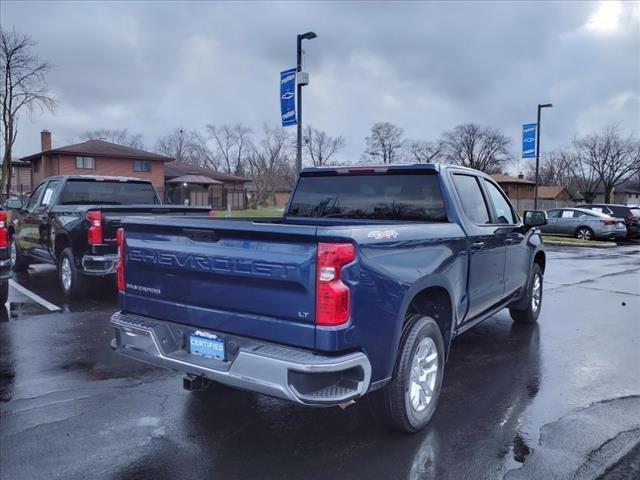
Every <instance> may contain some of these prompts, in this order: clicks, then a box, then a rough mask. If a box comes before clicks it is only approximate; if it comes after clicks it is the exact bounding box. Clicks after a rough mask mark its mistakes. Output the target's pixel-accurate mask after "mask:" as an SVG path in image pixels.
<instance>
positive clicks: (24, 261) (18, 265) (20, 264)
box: [9, 236, 30, 272]
mask: <svg viewBox="0 0 640 480" xmlns="http://www.w3.org/2000/svg"><path fill="white" fill-rule="evenodd" d="M12 249H15V259H14V260H13V262H12V265H11V268H13V271H14V272H24V271H25V270H27V269H28V268H29V263H30V262H29V259H28V258H27V257H25V256H24V255H23V254H22V252H21V251H20V247H18V242H17V241H16V237H15V236H12V237H11V239H10V240H9V255H11V250H12Z"/></svg>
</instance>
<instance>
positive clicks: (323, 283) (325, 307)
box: [316, 243, 355, 325]
mask: <svg viewBox="0 0 640 480" xmlns="http://www.w3.org/2000/svg"><path fill="white" fill-rule="evenodd" d="M354 258H355V249H354V247H353V245H351V244H350V243H318V257H317V259H318V261H317V263H316V324H317V325H342V324H343V323H345V322H346V321H347V320H349V313H350V305H349V287H347V286H346V285H345V284H344V283H342V280H341V278H340V270H341V269H342V267H343V266H344V265H346V264H347V263H349V262H351V261H353V259H354Z"/></svg>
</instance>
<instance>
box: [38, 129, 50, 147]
mask: <svg viewBox="0 0 640 480" xmlns="http://www.w3.org/2000/svg"><path fill="white" fill-rule="evenodd" d="M40 147H41V149H42V151H43V152H47V151H49V150H51V132H50V131H49V130H42V131H41V132H40Z"/></svg>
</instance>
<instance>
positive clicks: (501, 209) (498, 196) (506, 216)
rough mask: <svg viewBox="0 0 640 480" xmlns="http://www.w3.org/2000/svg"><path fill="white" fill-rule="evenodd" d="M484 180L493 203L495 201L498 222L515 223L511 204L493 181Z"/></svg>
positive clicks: (494, 206)
mask: <svg viewBox="0 0 640 480" xmlns="http://www.w3.org/2000/svg"><path fill="white" fill-rule="evenodd" d="M482 181H483V182H484V185H485V187H486V188H487V191H488V192H489V198H490V199H491V203H493V208H494V209H495V211H496V216H497V220H498V223H507V224H513V223H516V218H515V215H514V214H513V210H512V209H511V205H509V202H508V201H507V199H506V198H504V195H503V194H502V192H501V191H500V190H498V187H496V186H495V185H494V184H493V183H491V182H489V181H488V180H484V179H483V180H482Z"/></svg>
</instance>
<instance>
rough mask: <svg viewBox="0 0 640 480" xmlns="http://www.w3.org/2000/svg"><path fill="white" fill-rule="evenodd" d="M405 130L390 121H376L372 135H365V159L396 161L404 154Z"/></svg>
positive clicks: (383, 161) (385, 161) (400, 159)
mask: <svg viewBox="0 0 640 480" xmlns="http://www.w3.org/2000/svg"><path fill="white" fill-rule="evenodd" d="M403 137H404V130H403V129H402V128H400V127H398V126H396V125H394V124H392V123H389V122H378V123H374V124H373V126H372V127H371V135H369V136H368V137H365V139H364V141H365V143H366V144H367V148H366V150H365V152H364V155H363V158H364V160H365V161H372V162H382V163H395V162H399V161H402V159H403V156H404V151H403V150H404V145H405V140H404V138H403Z"/></svg>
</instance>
